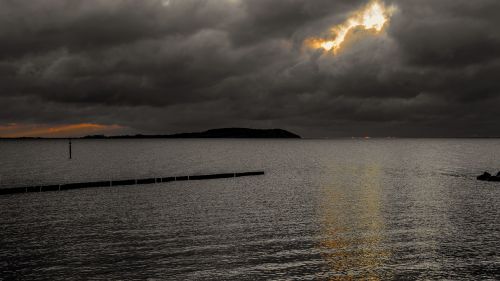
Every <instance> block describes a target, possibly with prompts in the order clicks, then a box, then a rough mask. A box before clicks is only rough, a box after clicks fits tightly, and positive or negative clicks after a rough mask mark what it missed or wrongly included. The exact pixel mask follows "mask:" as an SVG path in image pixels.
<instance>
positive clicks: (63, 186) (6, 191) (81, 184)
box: [0, 171, 264, 195]
mask: <svg viewBox="0 0 500 281" xmlns="http://www.w3.org/2000/svg"><path fill="white" fill-rule="evenodd" d="M259 175H264V172H263V171H257V172H244V173H224V174H208V175H193V176H174V177H159V178H156V177H155V178H141V179H122V180H109V181H93V182H77V183H65V184H52V185H32V186H24V187H12V188H2V189H0V195H5V194H16V193H30V192H46V191H64V190H71V189H81V188H95V187H111V186H125V185H138V184H155V183H164V182H173V181H190V180H210V179H225V178H237V177H249V176H259Z"/></svg>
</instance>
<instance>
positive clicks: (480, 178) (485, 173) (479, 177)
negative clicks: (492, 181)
mask: <svg viewBox="0 0 500 281" xmlns="http://www.w3.org/2000/svg"><path fill="white" fill-rule="evenodd" d="M489 178H491V174H490V173H488V172H484V173H483V174H482V175H480V176H477V179H478V180H480V181H487V180H488V179H489Z"/></svg>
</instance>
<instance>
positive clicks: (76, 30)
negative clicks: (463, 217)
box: [0, 0, 500, 136]
mask: <svg viewBox="0 0 500 281" xmlns="http://www.w3.org/2000/svg"><path fill="white" fill-rule="evenodd" d="M366 3H368V1H362V0H359V1H348V0H336V1H333V0H275V1H267V0H161V1H160V0H158V1H155V0H145V1H138V0H85V1H83V0H82V1H76V0H75V1H64V0H47V1H31V0H29V1H28V0H3V1H0V40H1V42H2V44H1V45H0V104H1V110H0V125H1V124H8V123H29V124H68V123H85V122H87V123H89V122H90V123H99V124H119V125H121V126H125V127H129V128H130V130H131V131H135V132H143V133H150V132H154V133H158V132H175V131H185V130H187V131H189V130H201V129H207V128H212V127H224V126H252V127H283V128H287V129H292V130H295V131H296V132H298V133H300V134H303V135H306V136H351V135H365V134H370V135H379V136H387V135H391V136H398V135H399V136H473V135H500V132H497V131H495V130H496V126H495V124H496V122H498V121H500V120H499V119H500V118H499V117H498V116H497V114H496V111H495V109H496V108H497V107H498V106H499V105H500V102H499V98H498V96H499V91H500V82H499V81H500V79H498V78H497V77H498V73H500V32H499V31H498V30H497V27H498V26H499V24H500V18H499V17H498V16H497V13H496V11H498V9H499V8H500V2H498V1H496V0H495V1H490V0H478V1H463V0H441V1H432V0H422V1H411V0H406V1H404V0H401V1H396V0H394V1H388V2H386V4H388V5H390V4H392V5H394V6H395V7H396V12H395V13H394V15H393V17H392V20H391V22H390V24H389V25H388V26H387V28H386V29H385V31H383V32H381V33H379V34H374V33H373V32H371V31H366V30H363V29H360V28H357V29H354V30H352V31H351V32H350V33H349V35H348V37H347V41H346V42H345V43H344V45H343V47H342V50H341V51H340V52H339V53H337V54H336V55H332V54H331V53H327V52H324V51H322V50H312V49H310V48H307V47H304V41H305V40H306V39H308V38H311V37H321V36H325V35H327V34H328V30H329V28H330V27H332V26H334V25H337V24H340V23H342V22H344V21H345V20H346V18H347V17H348V16H349V15H350V13H351V12H352V11H355V10H357V9H359V8H361V7H363V5H365V4H366Z"/></svg>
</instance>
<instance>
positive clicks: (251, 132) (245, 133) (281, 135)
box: [0, 128, 302, 140]
mask: <svg viewBox="0 0 500 281" xmlns="http://www.w3.org/2000/svg"><path fill="white" fill-rule="evenodd" d="M221 138H226V139H301V138H302V137H301V136H299V135H297V134H294V133H291V132H289V131H286V130H283V129H248V128H222V129H212V130H208V131H204V132H194V133H179V134H170V135H143V134H137V135H119V136H105V135H89V136H84V137H66V138H63V137H54V138H52V137H16V138H2V137H0V139H2V140H44V139H49V140H52V139H56V140H57V139H221Z"/></svg>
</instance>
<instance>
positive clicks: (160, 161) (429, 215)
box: [0, 139, 500, 280]
mask: <svg viewBox="0 0 500 281" xmlns="http://www.w3.org/2000/svg"><path fill="white" fill-rule="evenodd" d="M67 158H68V155H67V142H66V141H61V140H37V141H29V140H25V141H0V176H1V178H0V187H1V188H6V187H11V186H23V185H30V184H50V183H64V182H78V181H92V180H102V179H121V178H136V177H137V178H141V177H150V176H151V177H152V176H156V177H159V176H170V175H172V176H175V175H193V174H204V173H219V172H240V171H253V170H264V171H265V172H266V174H265V175H264V176H257V177H246V178H235V179H220V180H209V181H186V182H172V183H162V184H154V185H137V186H129V187H112V188H95V189H82V190H72V191H65V192H46V193H31V194H16V195H8V196H1V197H0V208H1V210H0V227H1V235H0V280H2V279H5V280H10V279H23V280H71V279H94V280H95V279H101V280H111V279H114V280H116V279H129V280H130V279H137V280H145V279H149V280H261V279H270V280H353V279H368V280H401V279H403V280H420V279H448V280H472V279H489V280H495V279H497V280H498V279H500V208H499V207H500V183H490V182H478V181H476V180H475V176H476V175H478V174H480V173H481V172H483V171H485V170H488V171H490V172H495V173H496V171H497V170H500V140H494V139H492V140H467V139H462V140H449V139H448V140H411V139H401V140H398V139H387V140H374V139H372V140H351V139H348V140H347V139H346V140H75V141H73V159H72V160H68V159H67Z"/></svg>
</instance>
